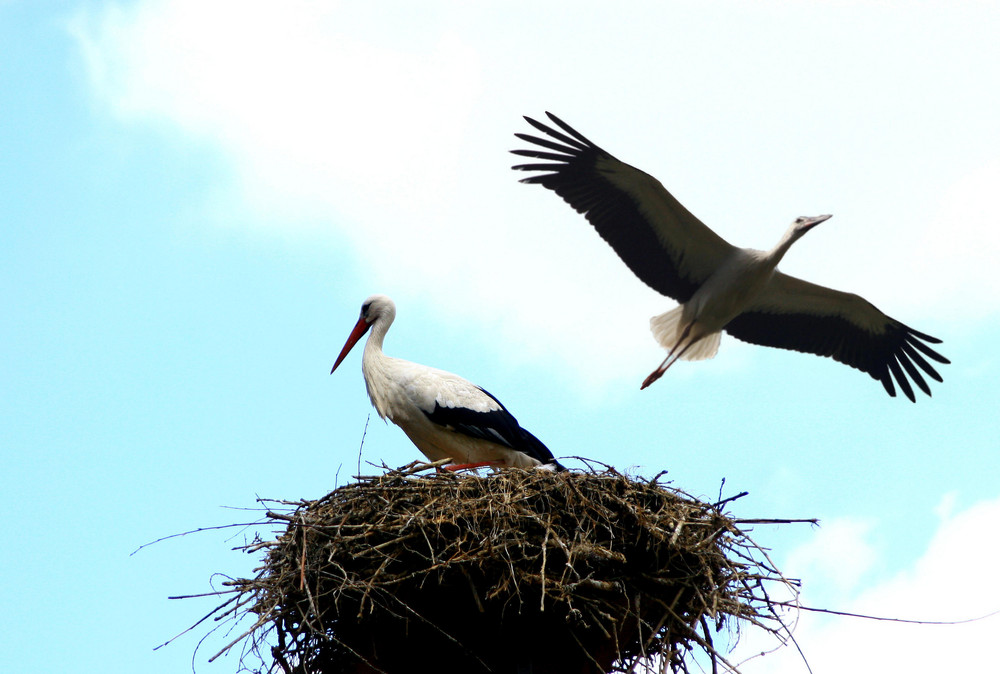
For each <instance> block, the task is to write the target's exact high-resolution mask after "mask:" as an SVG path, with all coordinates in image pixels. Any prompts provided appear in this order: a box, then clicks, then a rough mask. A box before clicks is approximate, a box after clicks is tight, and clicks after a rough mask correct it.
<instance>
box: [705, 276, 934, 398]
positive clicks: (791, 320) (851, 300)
mask: <svg viewBox="0 0 1000 674" xmlns="http://www.w3.org/2000/svg"><path fill="white" fill-rule="evenodd" d="M725 330H726V332H728V333H729V334H731V335H732V336H733V337H736V338H737V339H741V340H743V341H745V342H750V343H752V344H760V345H762V346H773V347H776V348H779V349H791V350H793V351H801V352H804V353H814V354H816V355H819V356H828V357H830V358H833V359H834V360H836V361H839V362H841V363H844V364H845V365H850V366H851V367H853V368H857V369H858V370H861V371H862V372H867V373H868V374H869V375H870V376H871V377H872V378H873V379H877V380H878V381H880V382H882V386H883V387H884V388H885V390H886V392H887V393H888V394H889V395H891V396H895V395H896V386H898V387H899V388H900V390H902V391H903V394H904V395H905V396H906V397H907V398H909V399H910V400H911V401H916V396H915V395H914V391H913V386H911V380H912V382H913V384H916V385H917V387H918V388H919V389H920V390H921V391H923V392H924V393H926V394H927V395H930V394H931V389H930V386H928V384H927V381H926V380H925V379H924V375H927V376H928V377H930V378H931V379H934V380H936V381H942V379H941V375H940V374H938V372H937V370H935V369H934V367H933V366H932V365H931V364H930V363H928V362H927V360H926V359H925V358H924V356H927V358H930V359H932V360H934V361H937V362H938V363H943V364H947V363H948V362H949V361H948V359H947V358H945V357H944V356H942V355H941V354H939V353H938V352H937V351H935V350H934V349H932V348H931V347H930V346H928V344H940V343H941V340H940V339H937V338H936V337H931V336H930V335H927V334H924V333H922V332H918V331H917V330H914V329H913V328H910V327H909V326H906V325H904V324H902V323H900V322H899V321H897V320H895V319H893V318H890V317H889V316H886V315H885V314H884V313H882V312H881V311H879V310H878V309H877V308H876V307H875V306H874V305H873V304H871V303H870V302H868V301H867V300H865V299H864V298H862V297H859V296H858V295H854V294H851V293H844V292H840V291H838V290H833V289H830V288H825V287H823V286H819V285H816V284H814V283H808V282H806V281H802V280H800V279H797V278H794V277H791V276H786V275H785V274H781V273H780V272H778V273H776V274H775V276H774V278H773V279H772V283H771V285H769V287H768V288H767V290H766V291H765V293H764V294H763V296H762V297H761V298H760V299H758V300H757V301H756V302H755V303H754V305H753V307H752V308H751V309H749V310H747V311H744V312H743V313H742V314H740V315H739V316H737V317H736V318H734V319H733V320H732V321H730V322H729V324H728V325H726V328H725Z"/></svg>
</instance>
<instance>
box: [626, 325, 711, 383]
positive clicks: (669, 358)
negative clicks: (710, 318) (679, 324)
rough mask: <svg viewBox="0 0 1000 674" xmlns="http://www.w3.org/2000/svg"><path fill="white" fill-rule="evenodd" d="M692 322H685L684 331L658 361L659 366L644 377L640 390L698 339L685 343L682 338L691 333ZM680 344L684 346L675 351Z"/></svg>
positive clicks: (657, 376) (660, 374)
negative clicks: (660, 361) (665, 355)
mask: <svg viewBox="0 0 1000 674" xmlns="http://www.w3.org/2000/svg"><path fill="white" fill-rule="evenodd" d="M694 323H695V322H694V321H691V322H690V323H688V324H687V326H686V327H685V328H684V332H682V333H681V336H680V338H679V339H678V340H677V343H676V344H674V346H673V348H671V349H670V351H668V352H667V357H666V358H664V359H663V362H662V363H660V366H659V367H658V368H656V369H655V370H653V371H652V372H651V373H650V374H649V376H648V377H646V379H645V381H643V382H642V386H640V387H639V390H640V391H641V390H642V389H644V388H646V387H647V386H649V385H650V384H652V383H653V382H654V381H656V380H657V379H659V378H660V377H662V376H663V373H664V372H666V371H667V369H668V368H669V367H670V366H671V365H673V364H674V363H676V362H677V361H678V360H680V357H681V356H683V355H684V352H685V351H687V350H688V349H689V348H691V346H692V345H693V344H694V343H695V342H697V341H698V340H697V339H694V340H692V341H690V342H688V343H687V344H684V340H685V339H687V338H688V335H690V334H691V328H692V327H693V326H694ZM681 344H684V347H683V348H681V350H680V351H677V348H678V347H679V346H680V345H681ZM675 351H676V352H677V353H676V354H675V353H674V352H675Z"/></svg>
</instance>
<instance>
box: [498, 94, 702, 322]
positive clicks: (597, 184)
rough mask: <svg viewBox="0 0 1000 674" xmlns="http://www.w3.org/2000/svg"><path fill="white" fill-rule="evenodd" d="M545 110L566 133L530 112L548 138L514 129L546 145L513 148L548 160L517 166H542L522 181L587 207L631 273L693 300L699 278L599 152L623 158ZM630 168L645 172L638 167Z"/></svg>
mask: <svg viewBox="0 0 1000 674" xmlns="http://www.w3.org/2000/svg"><path fill="white" fill-rule="evenodd" d="M545 114H546V115H547V116H548V118H549V119H550V120H552V122H553V123H554V124H555V125H557V126H558V127H559V128H560V129H562V130H563V131H565V133H562V132H560V131H557V130H556V129H554V128H552V127H550V126H548V125H546V124H543V123H542V122H539V121H537V120H535V119H532V118H531V117H528V116H525V117H524V119H525V121H527V122H528V123H529V124H531V126H533V127H534V128H535V129H537V130H539V131H541V132H542V133H544V134H545V135H547V136H548V137H549V138H539V137H538V136H532V135H530V134H526V133H515V134H514V135H515V136H516V137H517V138H519V139H521V140H523V141H526V142H528V143H532V144H534V145H536V146H538V147H541V148H544V150H539V149H530V150H511V151H510V152H511V153H512V154H516V155H519V156H522V157H530V158H532V159H541V160H544V161H545V162H547V163H536V164H516V165H514V166H512V167H511V168H512V169H513V170H515V171H541V172H542V173H538V174H537V175H531V176H528V177H527V178H522V179H521V181H520V182H522V183H529V184H538V185H541V186H542V187H545V188H546V189H550V190H552V191H553V192H555V193H556V194H558V195H559V196H560V197H562V199H563V201H565V202H566V203H567V204H569V205H570V206H571V207H572V208H573V210H575V211H576V212H577V213H582V214H583V215H584V216H585V217H586V218H587V221H588V222H590V224H591V225H593V227H594V229H596V230H597V233H598V234H600V236H601V238H603V239H604V240H605V241H606V242H607V243H608V244H609V245H610V246H611V247H612V249H614V251H615V253H617V254H618V257H620V258H621V260H622V261H623V262H624V263H625V265H626V266H627V267H628V268H629V269H631V270H632V273H634V274H635V275H636V276H637V277H639V279H640V280H641V281H642V282H643V283H645V284H646V285H648V286H649V287H650V288H652V289H653V290H655V291H656V292H658V293H660V294H662V295H666V296H667V297H671V298H673V299H675V300H677V301H678V302H682V303H683V302H686V301H687V300H689V299H690V298H691V296H692V295H693V294H694V292H695V290H697V288H698V284H696V283H694V282H693V281H692V280H691V279H689V278H686V277H684V276H682V275H681V274H679V273H678V271H677V269H676V264H675V263H674V261H673V260H672V259H671V258H670V254H668V252H667V251H666V250H664V248H663V243H662V242H660V241H659V239H658V238H657V236H656V233H655V232H654V231H653V229H652V227H651V226H650V224H649V223H648V222H647V221H646V218H645V217H644V216H643V215H642V213H641V212H640V210H639V207H638V205H637V204H636V203H635V201H634V200H633V199H632V197H631V196H629V195H628V194H626V193H624V192H622V191H621V190H619V189H618V188H616V187H615V186H614V185H612V184H611V183H610V182H609V181H608V180H607V179H606V178H605V177H604V176H603V175H601V174H600V173H599V172H598V171H597V167H596V165H597V160H598V158H599V157H602V156H603V157H607V158H609V159H611V160H614V161H620V160H618V159H617V158H615V157H614V156H612V155H611V154H610V153H609V152H607V151H605V150H603V149H601V148H600V147H598V146H597V145H595V144H594V143H592V142H591V141H590V140H588V139H587V137H586V136H584V135H583V134H582V133H580V132H579V131H577V130H576V129H574V128H573V127H571V126H570V125H569V124H567V123H566V122H564V121H562V120H561V119H559V118H558V117H556V116H555V115H553V114H552V113H551V112H546V113H545ZM553 139H554V140H553ZM556 141H559V142H556ZM631 168H632V169H634V170H635V171H637V172H639V173H643V172H642V171H640V170H639V169H636V168H635V167H631ZM654 180H655V179H654ZM682 208H683V207H682Z"/></svg>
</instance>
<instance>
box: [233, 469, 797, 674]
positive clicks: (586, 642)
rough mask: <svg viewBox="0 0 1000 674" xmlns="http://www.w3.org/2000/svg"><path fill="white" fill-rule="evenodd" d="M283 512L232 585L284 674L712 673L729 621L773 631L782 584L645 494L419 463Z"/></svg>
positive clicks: (563, 478)
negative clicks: (696, 669) (718, 636)
mask: <svg viewBox="0 0 1000 674" xmlns="http://www.w3.org/2000/svg"><path fill="white" fill-rule="evenodd" d="M292 505H295V506H296V507H295V508H294V510H292V511H291V512H289V513H279V512H270V513H268V514H269V517H271V518H272V519H275V520H281V521H284V522H287V529H286V530H285V532H284V533H283V534H282V535H280V536H279V537H278V539H277V540H276V541H274V542H273V543H269V544H266V545H267V548H268V553H267V557H266V561H265V564H264V566H263V567H262V568H261V570H260V573H259V575H258V576H257V577H256V578H254V579H249V580H238V581H232V582H231V583H230V585H233V586H235V588H236V589H237V591H238V594H239V596H240V598H241V601H242V600H244V599H249V600H250V601H249V602H248V603H246V606H248V607H252V608H250V610H251V611H252V612H253V613H255V614H256V617H257V622H256V624H255V626H254V628H253V629H252V631H251V634H252V636H251V637H250V638H251V639H253V640H254V642H255V644H256V645H257V646H258V647H259V646H260V645H262V644H263V643H264V642H265V641H268V642H271V643H273V647H272V649H271V653H272V656H273V658H274V660H275V662H276V663H277V664H278V665H279V666H280V667H282V668H284V669H285V671H286V672H290V671H295V672H303V673H305V672H321V673H323V674H332V673H334V672H385V673H386V674H394V673H396V672H413V671H435V672H437V673H440V674H447V673H450V672H456V673H458V672H461V673H463V674H470V673H473V674H474V673H478V672H501V673H507V672H509V673H511V674H514V673H515V672H535V673H536V674H537V673H540V672H572V673H575V672H581V673H583V672H588V673H590V672H593V673H597V672H610V671H631V670H632V669H633V668H634V667H635V666H636V665H637V664H642V663H647V664H648V663H654V662H659V663H660V664H662V663H664V662H665V663H666V664H667V665H668V666H669V667H670V668H671V669H673V670H674V671H687V664H686V663H687V660H688V658H687V656H688V654H689V652H691V651H692V650H698V651H702V652H705V653H707V654H708V657H709V658H711V660H712V662H713V664H714V663H715V662H716V660H717V658H719V659H720V660H721V656H718V654H717V653H716V651H715V649H714V647H713V646H712V637H711V633H712V631H717V630H719V629H721V628H722V627H723V625H724V624H726V623H727V621H731V619H734V618H736V619H748V620H751V621H753V622H755V623H758V624H761V623H766V622H767V621H768V620H776V618H772V617H770V616H771V612H770V611H769V610H768V608H769V606H768V605H767V602H766V594H764V592H763V590H762V589H761V588H762V585H761V582H762V581H778V582H781V578H780V574H779V573H778V572H777V571H776V570H774V569H773V568H771V567H770V566H768V565H767V564H765V563H763V562H762V561H757V560H758V559H760V555H757V554H755V553H756V552H757V548H756V546H755V545H754V544H753V543H752V542H751V541H749V539H747V538H746V537H745V535H744V534H743V533H742V532H741V531H740V530H739V529H738V528H737V526H736V523H735V522H734V520H732V519H729V518H728V517H726V516H725V515H724V514H723V513H722V512H721V506H720V505H719V504H708V503H704V502H701V501H699V500H697V499H694V498H692V497H690V496H688V495H686V494H683V493H682V492H680V491H678V490H676V489H672V488H670V487H669V486H667V485H664V484H662V483H661V482H660V481H659V480H658V479H653V480H650V481H643V480H635V479H631V478H628V477H626V476H623V475H621V474H619V473H617V472H615V471H612V470H604V471H600V472H596V471H595V472H564V473H553V472H548V471H542V470H528V471H523V470H514V469H511V470H503V471H499V472H496V473H493V474H490V475H487V476H482V477H480V476H476V475H468V474H459V475H455V474H451V473H433V472H429V471H428V466H427V464H420V465H415V466H409V467H407V468H404V469H399V470H391V471H388V472H386V473H385V474H383V475H377V476H374V477H362V478H360V479H359V481H358V482H355V483H352V484H348V485H346V486H344V487H341V488H339V489H337V490H335V491H334V492H332V493H330V494H328V495H327V496H325V497H324V498H321V499H319V500H316V501H303V502H300V503H298V504H292ZM259 545H261V544H258V546H259ZM765 628H766V626H765ZM775 631H777V628H776V629H775ZM272 634H273V637H272V636H269V635H272ZM722 661H723V662H724V660H722Z"/></svg>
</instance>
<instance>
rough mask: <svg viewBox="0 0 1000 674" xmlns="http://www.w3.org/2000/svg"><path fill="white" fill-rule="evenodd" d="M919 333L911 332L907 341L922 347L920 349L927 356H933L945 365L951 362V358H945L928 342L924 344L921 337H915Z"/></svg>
mask: <svg viewBox="0 0 1000 674" xmlns="http://www.w3.org/2000/svg"><path fill="white" fill-rule="evenodd" d="M917 334H918V333H911V334H909V335H907V339H906V343H907V344H912V345H913V346H915V347H916V348H918V349H920V351H921V352H922V353H923V354H924V355H925V356H927V357H928V358H932V359H934V360H936V361H937V362H939V363H943V364H944V365H948V364H950V363H951V361H950V360H948V359H947V358H945V357H944V356H942V355H941V354H940V353H938V352H937V351H935V350H934V349H932V348H931V347H929V346H927V345H926V344H924V343H923V342H921V341H920V340H919V339H915V336H916V335H917Z"/></svg>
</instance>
